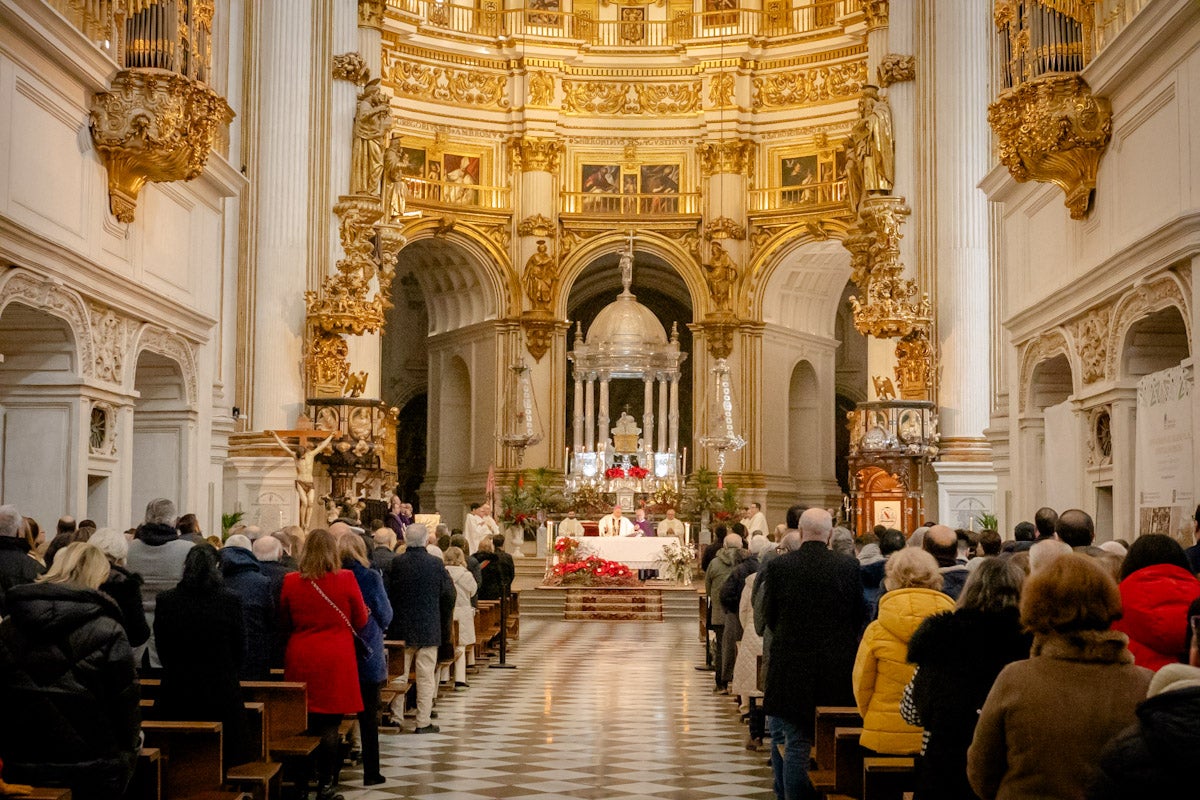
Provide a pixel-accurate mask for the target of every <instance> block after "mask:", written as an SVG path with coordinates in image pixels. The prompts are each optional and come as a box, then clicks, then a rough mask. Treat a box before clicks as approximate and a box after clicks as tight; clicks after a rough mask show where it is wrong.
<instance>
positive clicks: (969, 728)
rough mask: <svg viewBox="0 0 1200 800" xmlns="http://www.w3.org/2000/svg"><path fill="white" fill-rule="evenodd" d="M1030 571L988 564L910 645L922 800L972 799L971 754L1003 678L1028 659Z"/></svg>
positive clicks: (909, 705) (911, 718) (910, 694)
mask: <svg viewBox="0 0 1200 800" xmlns="http://www.w3.org/2000/svg"><path fill="white" fill-rule="evenodd" d="M1024 579H1025V573H1024V572H1023V571H1022V570H1021V568H1020V567H1018V566H1016V565H1015V564H1013V563H1012V562H1010V561H1009V560H1008V559H1001V558H995V557H992V558H985V559H984V560H983V562H982V563H981V564H980V565H979V566H978V567H977V568H976V569H975V571H974V572H973V573H972V574H971V577H970V578H968V579H967V583H966V584H965V585H964V586H963V591H962V594H961V595H959V598H958V603H957V606H958V607H957V610H955V611H953V612H951V613H945V614H938V615H936V616H933V617H930V618H928V619H926V620H925V621H924V622H922V623H921V626H920V627H919V628H917V631H916V633H914V634H913V637H912V639H911V640H910V641H909V643H908V660H909V661H910V662H911V663H913V664H916V665H917V671H916V674H915V675H914V676H913V679H912V682H911V683H910V684H909V686H908V688H907V690H906V691H905V701H904V703H903V704H902V706H901V712H902V713H903V714H904V717H905V719H906V720H907V721H908V722H909V723H910V724H913V725H920V726H921V727H923V728H925V742H924V746H923V748H922V753H921V755H920V757H919V758H918V759H917V794H916V797H917V798H919V800H970V798H974V797H976V795H975V792H974V791H972V789H971V785H970V784H969V783H968V782H967V748H969V747H970V746H971V739H972V737H973V736H974V735H975V723H976V722H977V721H978V720H979V710H980V709H981V708H983V701H984V700H986V699H987V696H988V692H989V691H991V688H992V684H993V683H995V681H996V676H997V675H999V674H1000V671H1001V670H1002V669H1004V667H1005V666H1007V665H1008V664H1010V663H1011V662H1013V661H1020V660H1021V659H1024V658H1028V657H1029V648H1030V646H1031V645H1032V643H1033V642H1032V639H1031V637H1030V636H1029V634H1027V633H1024V632H1022V630H1021V619H1020V616H1021V615H1020V611H1019V608H1018V605H1019V603H1020V598H1021V584H1022V582H1023V581H1024Z"/></svg>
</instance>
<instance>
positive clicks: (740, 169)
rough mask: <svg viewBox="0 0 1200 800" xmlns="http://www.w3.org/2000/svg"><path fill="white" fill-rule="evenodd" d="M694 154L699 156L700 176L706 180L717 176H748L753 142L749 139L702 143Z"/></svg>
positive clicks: (751, 160) (752, 157)
mask: <svg viewBox="0 0 1200 800" xmlns="http://www.w3.org/2000/svg"><path fill="white" fill-rule="evenodd" d="M696 152H697V153H698V154H699V156H700V174H701V175H702V176H704V177H706V178H707V177H708V176H710V175H719V174H733V175H748V174H749V173H750V169H751V166H752V165H753V163H754V161H753V159H754V142H752V141H750V140H749V139H727V140H723V141H719V142H702V143H701V144H700V145H699V146H697V148H696Z"/></svg>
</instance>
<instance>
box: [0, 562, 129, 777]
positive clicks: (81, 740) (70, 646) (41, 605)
mask: <svg viewBox="0 0 1200 800" xmlns="http://www.w3.org/2000/svg"><path fill="white" fill-rule="evenodd" d="M108 571H109V566H108V559H107V558H105V556H104V554H103V553H101V552H100V550H99V549H97V548H95V547H93V546H91V545H89V544H85V543H83V542H78V543H73V544H70V545H67V546H66V547H64V548H63V549H62V550H60V551H59V553H58V558H57V559H56V560H55V564H54V567H53V568H52V569H51V570H50V571H49V572H48V573H47V574H46V575H45V576H44V578H43V579H42V580H41V581H39V582H38V583H27V584H22V585H20V586H15V587H13V588H12V589H11V590H9V592H8V609H9V614H10V616H8V617H7V618H6V619H5V620H4V622H3V623H2V624H0V709H2V710H3V711H2V712H0V713H2V714H3V717H4V723H3V724H0V760H2V761H3V762H4V778H5V780H7V781H9V782H10V783H29V784H36V785H39V786H60V787H66V788H69V789H70V790H71V793H72V796H73V797H75V798H81V799H82V800H93V798H95V799H96V800H109V798H115V797H120V796H121V795H122V794H123V792H124V791H125V787H126V785H128V783H129V779H130V777H132V775H133V767H134V763H135V762H136V759H137V753H138V747H139V744H140V738H141V737H140V734H141V713H140V709H139V706H138V702H139V699H140V697H139V694H140V693H139V686H138V680H137V671H136V670H135V668H134V663H133V650H132V648H130V646H129V640H128V639H127V638H126V636H125V629H124V628H123V627H122V625H121V611H120V609H118V608H117V604H116V603H114V602H113V601H112V598H110V597H108V596H107V595H105V594H103V593H102V592H100V591H98V587H99V586H100V584H101V583H103V582H104V579H105V578H106V577H107V576H108Z"/></svg>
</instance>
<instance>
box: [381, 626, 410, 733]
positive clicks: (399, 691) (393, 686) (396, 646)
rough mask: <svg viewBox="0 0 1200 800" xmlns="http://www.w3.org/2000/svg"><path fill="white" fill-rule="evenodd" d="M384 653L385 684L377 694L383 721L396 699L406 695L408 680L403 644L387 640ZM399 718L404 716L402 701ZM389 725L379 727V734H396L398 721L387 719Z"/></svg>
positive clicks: (384, 644) (395, 640)
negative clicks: (385, 664)
mask: <svg viewBox="0 0 1200 800" xmlns="http://www.w3.org/2000/svg"><path fill="white" fill-rule="evenodd" d="M383 649H384V652H385V653H386V654H387V671H388V676H387V683H385V684H384V686H383V689H382V690H380V692H379V708H380V712H381V716H382V717H384V718H385V719H386V718H387V717H388V716H389V709H391V707H392V703H393V702H394V701H395V700H396V698H398V697H399V698H403V697H404V695H405V694H407V693H408V687H409V680H408V673H407V672H405V671H404V642H403V641H400V640H398V639H387V640H385V641H384V643H383ZM399 711H400V717H401V718H403V716H404V701H403V699H401V701H400V709H399ZM387 721H388V722H390V723H395V724H390V725H381V728H380V732H381V733H382V732H388V733H398V732H399V730H400V728H399V720H398V719H388V720H387Z"/></svg>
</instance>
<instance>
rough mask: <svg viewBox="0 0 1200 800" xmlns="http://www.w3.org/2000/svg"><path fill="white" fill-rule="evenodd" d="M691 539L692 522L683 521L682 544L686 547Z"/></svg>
mask: <svg viewBox="0 0 1200 800" xmlns="http://www.w3.org/2000/svg"><path fill="white" fill-rule="evenodd" d="M691 541H692V523H690V522H685V523H683V546H684V547H687V546H688V545H689V544H691Z"/></svg>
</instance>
